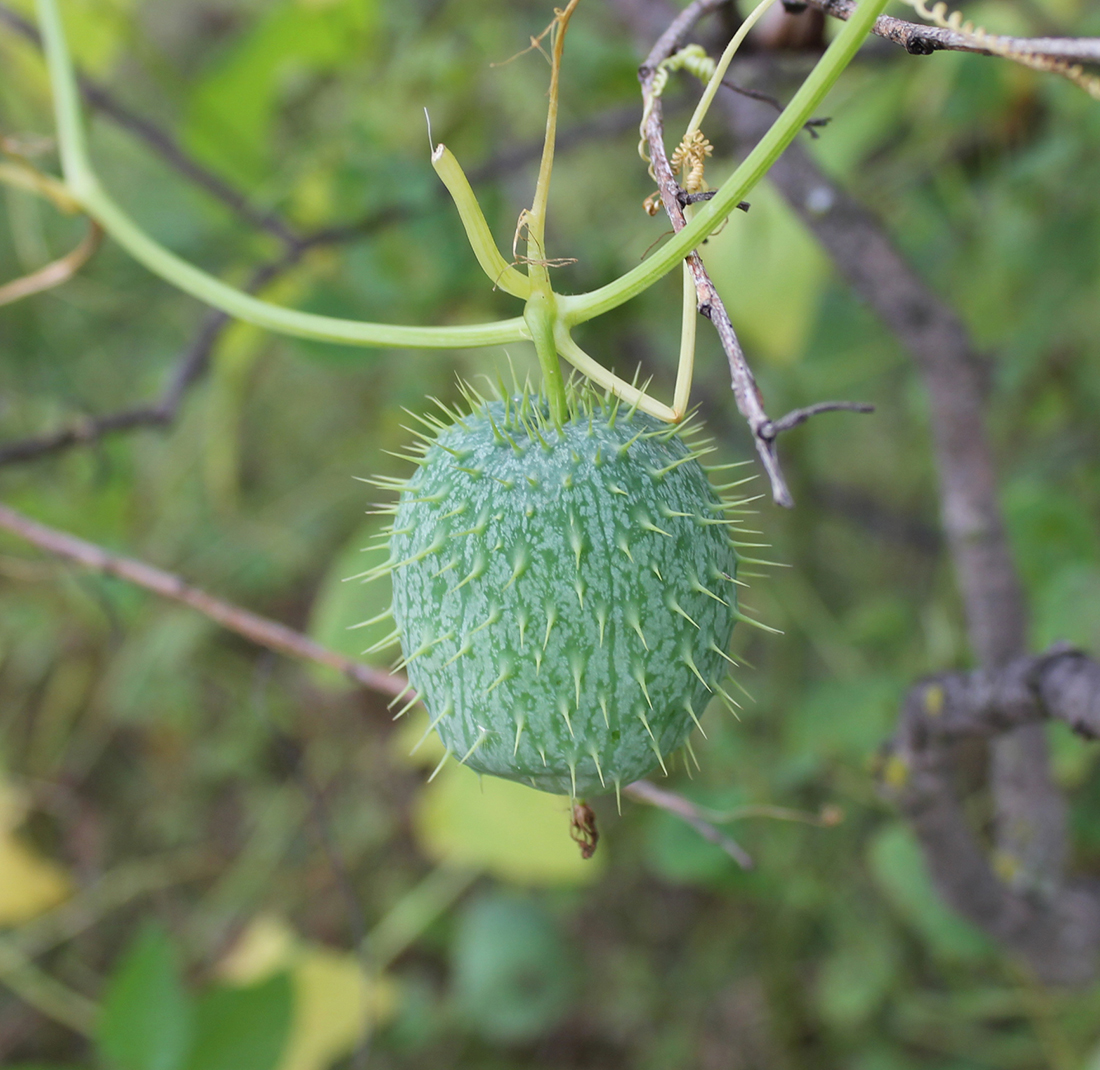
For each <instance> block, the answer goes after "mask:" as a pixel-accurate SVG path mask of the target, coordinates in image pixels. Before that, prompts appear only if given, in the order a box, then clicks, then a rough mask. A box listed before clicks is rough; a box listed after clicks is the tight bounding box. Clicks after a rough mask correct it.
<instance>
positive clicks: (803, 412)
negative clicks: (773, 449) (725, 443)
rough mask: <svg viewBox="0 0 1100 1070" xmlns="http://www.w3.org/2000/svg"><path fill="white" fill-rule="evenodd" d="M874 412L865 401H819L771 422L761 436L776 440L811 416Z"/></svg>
mask: <svg viewBox="0 0 1100 1070" xmlns="http://www.w3.org/2000/svg"><path fill="white" fill-rule="evenodd" d="M874 411H875V407H874V405H869V404H867V402H865V401H819V402H818V403H817V404H816V405H808V406H807V407H806V408H804V409H792V410H791V411H790V412H789V413H787V415H786V416H780V417H779V419H778V420H772V421H770V422H769V424H768V425H766V426H764V427H761V428H760V434H761V435H764V436H765V437H767V438H775V437H776V436H777V435H781V434H783V432H784V431H790V429H791V428H792V427H798V425H799V424H804V423H805V422H806V421H807V420H808V419H809V418H810V417H811V416H817V415H819V414H820V413H823V412H874Z"/></svg>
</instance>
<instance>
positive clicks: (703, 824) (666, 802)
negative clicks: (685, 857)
mask: <svg viewBox="0 0 1100 1070" xmlns="http://www.w3.org/2000/svg"><path fill="white" fill-rule="evenodd" d="M623 794H624V795H629V796H630V797H631V798H632V799H637V800H638V802H643V803H648V804H649V805H650V806H656V807H657V808H658V809H659V810H665V811H667V812H668V813H670V814H674V815H675V816H676V817H678V818H680V820H681V821H686V822H687V823H688V824H689V825H690V826H691V827H692V828H693V829H695V831H696V832H698V833H699V835H700V836H702V837H703V839H704V840H706V841H707V842H708V843H713V844H715V845H716V846H718V847H721V848H722V850H723V851H725V852H726V854H728V855H729V856H730V858H732V859H733V860H734V861H735V862H736V863H737V864H738V865H739V866H740V867H741V868H742V869H752V868H753V866H754V865H755V863H754V862H753V860H752V856H751V855H750V854H749V853H748V851H746V850H745V848H744V847H742V846H741V845H740V844H739V843H738V842H737V841H736V840H734V839H732V838H731V837H729V836H727V835H726V834H725V833H724V832H722V830H721V829H718V828H716V827H715V826H714V825H712V824H711V823H710V822H709V821H707V820H706V819H705V818H704V817H703V816H702V813H701V812H700V810H699V808H698V807H697V806H696V805H695V804H694V803H693V802H692V801H691V800H690V799H685V798H684V797H683V796H682V795H677V794H676V792H674V791H665V790H664V788H659V787H657V785H656V784H651V783H650V782H649V781H648V780H636V781H634V783H633V784H627V786H626V787H625V788H623Z"/></svg>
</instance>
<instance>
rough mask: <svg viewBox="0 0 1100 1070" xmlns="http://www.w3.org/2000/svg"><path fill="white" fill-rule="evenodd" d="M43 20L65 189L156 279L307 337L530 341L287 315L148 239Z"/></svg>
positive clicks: (507, 330)
mask: <svg viewBox="0 0 1100 1070" xmlns="http://www.w3.org/2000/svg"><path fill="white" fill-rule="evenodd" d="M38 18H39V25H40V26H41V29H42V44H43V47H44V48H45V52H46V62H47V64H48V66H49V72H50V84H51V86H52V89H53V96H54V111H55V114H56V118H57V136H58V142H59V144H60V149H61V164H62V169H63V171H64V174H65V182H66V186H67V187H68V190H69V192H70V193H71V194H72V196H73V197H75V198H76V200H77V201H79V203H80V205H81V206H82V207H83V208H84V210H85V211H86V212H87V213H88V214H89V215H90V216H91V217H92V218H93V219H95V220H96V221H97V222H98V223H99V224H100V226H102V227H103V229H104V230H105V231H107V233H108V234H110V235H111V237H113V238H114V239H115V241H117V242H118V243H119V244H120V245H121V246H122V247H123V248H124V249H126V251H127V252H129V253H130V255H131V256H133V257H134V259H135V260H138V261H139V262H140V263H142V264H144V265H145V266H146V267H147V268H148V269H149V270H150V271H152V272H153V273H154V274H156V275H159V276H160V277H161V278H163V279H165V280H167V281H168V282H170V283H172V284H173V285H175V286H177V287H179V289H181V290H183V291H184V292H185V293H189V294H191V295H192V296H193V297H197V298H198V299H199V300H201V301H205V302H206V303H207V304H209V305H213V306H214V307H215V308H220V309H221V310H222V311H223V312H227V313H229V315H231V316H235V317H236V318H238V319H242V320H245V321H247V322H248V323H254V324H256V325H257V326H259V327H266V328H269V329H270V330H273V331H278V332H280V333H282V334H289V335H296V336H298V337H302V338H316V339H320V340H323V341H331V342H343V343H345V344H350V345H362V346H399V347H406V348H415V349H421V348H423V349H455V348H457V349H465V348H468V347H473V346H487V345H500V344H506V343H509V342H518V341H520V340H522V339H526V338H528V337H529V334H528V331H527V325H526V323H525V322H524V320H523V319H522V317H516V318H515V319H510V320H501V321H499V322H496V323H478V324H469V325H463V326H453V327H404V326H394V325H390V324H381V323H364V322H361V321H357V320H345V319H337V318H335V317H332V316H319V315H315V314H314V313H310V312H299V311H297V310H294V309H288V308H282V307H281V306H279V305H273V304H271V303H270V302H268V301H261V300H260V299H259V298H256V297H252V296H250V295H249V294H245V293H242V292H241V291H239V290H237V289H235V288H234V287H232V286H229V285H227V284H226V283H224V282H222V281H221V280H220V279H217V278H215V277H214V276H213V275H210V274H208V273H207V272H205V271H202V270H200V269H199V268H197V267H195V266H194V265H192V264H189V263H187V262H186V261H185V260H182V259H181V258H180V257H178V256H176V255H175V254H174V253H172V252H169V251H168V250H167V249H165V248H164V246H162V245H160V244H159V243H158V242H156V241H154V240H153V239H152V238H150V237H149V236H148V235H147V234H146V233H145V232H144V231H143V230H142V229H141V228H140V227H139V226H138V225H137V224H136V223H135V222H134V221H133V220H132V219H131V218H130V217H129V216H128V215H127V214H126V212H124V211H123V210H122V209H121V208H120V207H119V206H118V205H117V204H116V203H115V202H114V201H113V200H112V199H111V197H110V196H109V195H108V194H107V193H106V191H104V189H103V188H102V186H100V184H99V180H98V179H97V178H96V175H95V172H94V170H93V169H92V165H91V161H90V158H89V155H88V146H87V142H86V140H85V137H84V128H83V124H82V122H81V114H80V100H79V96H78V93H77V88H76V80H75V76H74V71H73V65H72V59H71V58H70V56H69V49H68V45H67V43H66V41H65V33H64V29H63V26H62V23H61V16H60V14H59V12H58V9H57V2H56V0H38ZM517 274H518V272H517Z"/></svg>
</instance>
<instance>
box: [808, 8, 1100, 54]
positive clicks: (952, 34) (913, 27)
mask: <svg viewBox="0 0 1100 1070" xmlns="http://www.w3.org/2000/svg"><path fill="white" fill-rule="evenodd" d="M787 6H788V8H791V9H793V8H795V7H814V8H817V10H818V11H824V12H825V14H826V15H832V16H833V17H834V18H838V19H845V20H846V19H847V18H848V17H849V16H850V15H851V13H852V12H853V11H854V10H855V7H856V5H855V0H797V3H789V4H788V5H787ZM952 7H954V5H952ZM872 33H874V34H876V35H877V36H878V37H883V38H885V39H886V40H887V41H893V42H894V43H895V44H898V45H901V46H902V48H904V49H905V50H906V51H907V52H910V53H912V54H913V55H915V56H927V55H929V54H930V53H932V52H940V51H949V52H977V53H979V54H981V55H983V56H992V55H999V54H1000V53H994V52H992V51H991V50H990V49H988V48H983V47H982V45H981V44H980V43H978V42H975V40H974V38H973V37H972V36H969V35H967V34H963V33H959V32H957V31H956V30H949V29H944V28H942V27H939V26H929V25H928V24H926V23H917V22H906V21H905V20H904V19H895V18H893V17H891V16H890V15H880V16H879V17H878V19H876V20H875V26H874V29H873V30H872ZM996 41H997V44H998V47H999V48H1004V49H1006V50H1008V51H1011V53H1012V54H1013V55H1019V56H1040V57H1046V58H1050V59H1057V60H1066V61H1067V62H1071V63H1100V37H1004V36H1001V35H1000V34H998V35H996Z"/></svg>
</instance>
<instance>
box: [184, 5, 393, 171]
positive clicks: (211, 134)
mask: <svg viewBox="0 0 1100 1070" xmlns="http://www.w3.org/2000/svg"><path fill="white" fill-rule="evenodd" d="M261 10H263V8H261ZM373 15H374V3H373V0H335V2H330V3H327V4H324V5H322V4H317V3H304V2H301V0H284V2H282V3H279V4H273V5H267V10H266V13H265V14H264V15H263V16H262V17H261V18H260V20H259V22H258V23H257V24H256V25H255V26H254V27H253V28H252V29H251V32H250V33H248V34H247V35H246V36H245V37H244V38H242V39H241V40H240V41H239V42H238V43H237V44H236V46H235V47H233V48H231V49H230V50H229V51H228V52H227V53H226V54H225V55H224V56H223V57H222V58H221V61H220V62H219V63H217V64H216V65H215V66H214V68H213V70H211V71H210V72H209V73H208V74H207V75H206V77H205V78H202V79H201V80H200V81H199V83H198V84H197V86H196V87H195V89H194V91H193V93H192V96H191V102H190V109H189V115H188V121H187V141H188V144H189V145H190V147H191V148H192V150H193V151H195V152H196V153H197V154H198V155H200V156H202V157H203V158H204V159H207V160H209V161H210V162H211V163H213V164H215V165H217V166H218V167H220V168H222V169H223V170H226V171H228V172H229V173H230V174H231V175H232V177H233V178H234V179H235V180H236V181H238V182H243V183H247V184H250V185H254V184H256V183H258V182H260V181H262V180H263V179H264V178H265V177H266V171H267V167H268V165H269V160H270V154H271V148H272V145H271V132H272V126H273V124H274V118H275V112H276V108H277V107H278V105H279V103H280V96H281V91H282V90H283V84H284V82H286V81H287V80H288V79H292V78H294V77H295V76H300V75H301V74H303V73H305V74H311V73H317V72H321V71H325V70H331V69H333V68H334V67H338V66H339V65H340V64H341V63H343V62H344V61H346V60H347V59H350V58H351V57H353V56H355V55H357V54H361V53H362V51H363V46H364V44H365V42H366V39H367V34H368V33H369V30H370V26H371V23H372V22H373Z"/></svg>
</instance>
